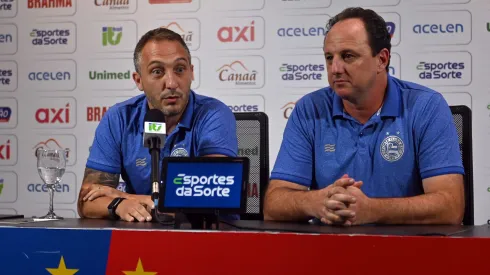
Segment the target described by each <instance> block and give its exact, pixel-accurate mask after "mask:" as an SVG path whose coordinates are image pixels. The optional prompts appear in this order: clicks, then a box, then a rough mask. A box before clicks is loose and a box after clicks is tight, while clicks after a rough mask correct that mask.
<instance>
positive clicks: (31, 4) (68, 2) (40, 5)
mask: <svg viewBox="0 0 490 275" xmlns="http://www.w3.org/2000/svg"><path fill="white" fill-rule="evenodd" d="M72 6H73V4H72V0H27V8H28V9H45V8H68V7H72Z"/></svg>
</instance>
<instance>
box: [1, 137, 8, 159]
mask: <svg viewBox="0 0 490 275" xmlns="http://www.w3.org/2000/svg"><path fill="white" fill-rule="evenodd" d="M9 159H10V139H7V141H6V142H5V143H4V144H0V160H9Z"/></svg>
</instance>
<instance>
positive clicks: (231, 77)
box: [216, 60, 257, 85]
mask: <svg viewBox="0 0 490 275" xmlns="http://www.w3.org/2000/svg"><path fill="white" fill-rule="evenodd" d="M216 71H217V72H219V74H218V78H219V80H220V81H226V82H234V84H235V85H256V81H257V71H256V70H252V71H249V70H248V69H247V67H245V65H244V64H243V63H242V61H240V60H237V61H234V62H232V63H231V64H225V65H223V66H221V67H220V68H219V69H218V70H216Z"/></svg>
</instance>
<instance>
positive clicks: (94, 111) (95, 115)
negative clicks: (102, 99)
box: [87, 106, 110, 122]
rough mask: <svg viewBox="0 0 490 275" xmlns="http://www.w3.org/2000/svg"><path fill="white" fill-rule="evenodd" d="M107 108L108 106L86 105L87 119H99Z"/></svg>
mask: <svg viewBox="0 0 490 275" xmlns="http://www.w3.org/2000/svg"><path fill="white" fill-rule="evenodd" d="M109 108H110V106H103V107H99V106H94V107H87V121H89V122H90V121H100V120H101V119H102V117H103V116H104V115H105V113H106V112H107V110H109Z"/></svg>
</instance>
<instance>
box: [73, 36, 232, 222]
mask: <svg viewBox="0 0 490 275" xmlns="http://www.w3.org/2000/svg"><path fill="white" fill-rule="evenodd" d="M134 66H135V69H136V72H134V73H133V79H134V81H135V83H136V85H137V86H138V89H139V90H141V91H144V94H143V95H139V96H136V97H133V98H131V99H129V100H127V101H124V102H122V103H118V104H116V105H114V106H113V107H111V108H110V109H109V110H108V111H107V112H106V114H105V115H104V117H103V118H102V120H101V122H100V124H99V126H98V127H97V130H96V132H95V138H94V141H93V144H92V148H91V150H90V155H89V157H88V160H87V164H86V168H85V175H84V179H83V183H82V188H81V190H80V194H79V198H78V213H79V215H80V217H82V218H113V219H117V218H120V219H122V220H125V221H140V222H142V221H150V220H151V219H152V217H151V214H150V213H151V209H152V208H154V207H156V206H155V205H153V201H152V200H151V197H150V192H151V184H150V172H151V168H150V154H149V152H148V148H145V147H144V146H143V142H142V140H143V132H144V118H145V115H146V113H147V111H148V110H149V109H158V110H161V111H162V112H163V114H164V116H165V124H166V128H167V129H166V132H167V140H166V143H165V146H164V148H163V149H162V150H161V156H162V157H168V156H190V157H192V156H210V157H213V156H215V157H219V156H229V157H235V156H236V155H237V151H238V142H237V137H236V124H235V123H236V122H235V117H234V115H233V113H232V112H231V111H230V109H229V108H228V107H227V106H226V105H225V104H224V103H222V102H220V101H218V100H216V99H214V98H210V97H206V96H201V95H198V94H196V93H195V92H194V91H192V90H191V83H192V80H193V79H194V74H193V65H192V64H191V56H190V52H189V49H188V48H187V46H186V44H185V42H184V41H183V40H182V37H181V36H180V35H178V34H177V33H175V32H173V31H171V30H168V29H165V28H157V29H154V30H151V31H149V32H147V33H146V34H145V35H143V36H142V37H141V39H140V40H139V42H138V44H137V45H136V48H135V51H134ZM120 176H122V179H123V180H124V182H125V183H126V192H121V191H119V190H117V189H116V188H117V186H118V184H119V177H120ZM109 205H112V208H111V209H110V211H108V206H109ZM114 206H117V207H116V208H115V209H114Z"/></svg>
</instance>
